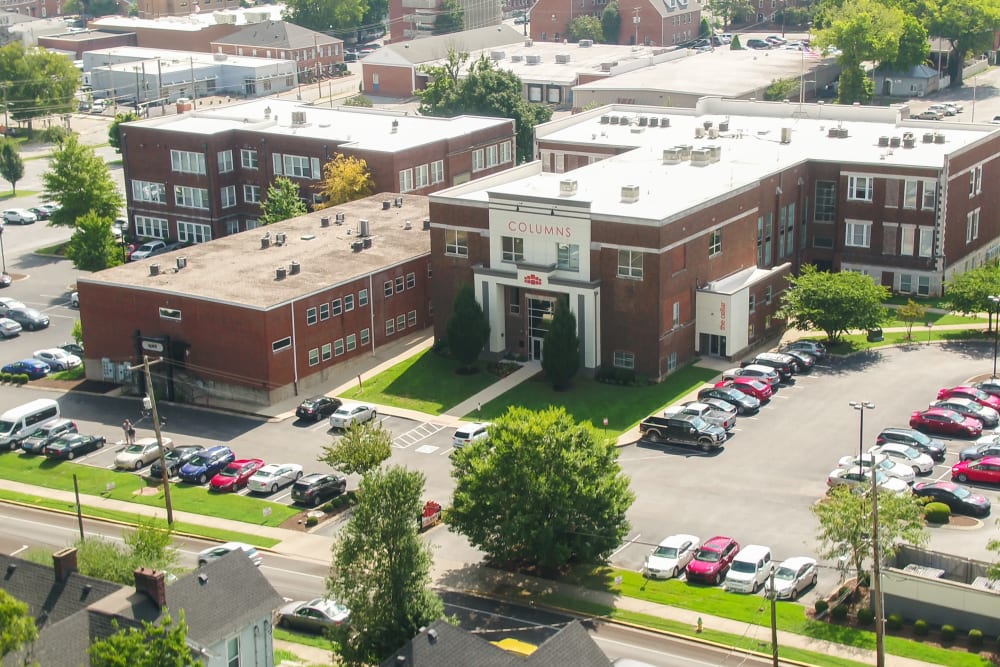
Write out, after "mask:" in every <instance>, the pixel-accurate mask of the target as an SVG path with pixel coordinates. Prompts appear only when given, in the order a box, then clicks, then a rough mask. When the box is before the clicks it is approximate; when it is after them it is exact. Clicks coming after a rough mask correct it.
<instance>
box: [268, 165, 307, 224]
mask: <svg viewBox="0 0 1000 667" xmlns="http://www.w3.org/2000/svg"><path fill="white" fill-rule="evenodd" d="M260 211H261V215H260V222H261V224H262V225H270V224H273V223H275V222H281V221H282V220H288V219H289V218H294V217H296V216H299V215H305V214H306V213H307V212H308V211H307V210H306V205H305V203H303V201H302V198H301V197H299V186H298V185H296V184H295V183H294V182H293V181H292V180H291V179H289V178H286V177H284V176H278V177H277V178H275V179H274V180H273V181H271V184H270V185H269V186H267V196H265V197H264V201H262V202H261V203H260Z"/></svg>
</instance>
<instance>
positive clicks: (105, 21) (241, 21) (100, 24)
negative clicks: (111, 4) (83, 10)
mask: <svg viewBox="0 0 1000 667" xmlns="http://www.w3.org/2000/svg"><path fill="white" fill-rule="evenodd" d="M284 9H285V5H284V4H275V5H261V6H260V7H247V8H238V9H223V10H220V11H217V12H199V13H197V14H188V15H187V16H161V17H159V18H155V19H141V18H139V17H137V16H102V17H101V18H99V19H94V20H92V21H90V23H89V24H88V25H89V27H91V28H118V29H119V30H120V29H122V28H130V29H132V30H136V29H139V28H142V29H143V30H178V31H185V32H197V31H198V30H202V29H204V28H207V27H209V26H213V25H217V24H220V23H231V24H233V25H248V24H252V23H260V22H261V20H266V21H280V20H282V19H281V14H282V12H283V11H284ZM248 15H249V17H250V20H249V21H248V20H247V16H248Z"/></svg>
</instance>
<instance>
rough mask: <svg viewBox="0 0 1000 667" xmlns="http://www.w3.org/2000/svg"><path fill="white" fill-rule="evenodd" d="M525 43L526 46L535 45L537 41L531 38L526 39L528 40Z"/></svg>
mask: <svg viewBox="0 0 1000 667" xmlns="http://www.w3.org/2000/svg"><path fill="white" fill-rule="evenodd" d="M524 45H525V46H534V45H535V43H534V42H533V41H531V40H530V39H526V40H524Z"/></svg>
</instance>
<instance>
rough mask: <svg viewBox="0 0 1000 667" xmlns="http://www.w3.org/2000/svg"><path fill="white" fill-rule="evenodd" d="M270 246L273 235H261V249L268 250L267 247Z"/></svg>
mask: <svg viewBox="0 0 1000 667" xmlns="http://www.w3.org/2000/svg"><path fill="white" fill-rule="evenodd" d="M270 247H271V235H270V234H268V235H266V236H261V237H260V248H261V250H266V249H268V248H270Z"/></svg>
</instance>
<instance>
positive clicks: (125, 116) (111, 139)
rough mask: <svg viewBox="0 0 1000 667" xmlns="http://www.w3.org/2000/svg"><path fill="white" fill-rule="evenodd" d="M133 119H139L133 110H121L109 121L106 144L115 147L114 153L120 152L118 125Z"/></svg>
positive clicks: (120, 139) (120, 140) (120, 143)
mask: <svg viewBox="0 0 1000 667" xmlns="http://www.w3.org/2000/svg"><path fill="white" fill-rule="evenodd" d="M134 120H139V116H137V115H136V113H135V112H134V111H121V112H119V113H117V114H115V119H114V120H113V121H111V125H110V126H109V127H108V144H109V145H110V146H111V147H112V148H114V149H115V152H116V153H121V152H122V137H121V134H120V132H119V126H120V125H121V124H122V123H131V122H132V121H134Z"/></svg>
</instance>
